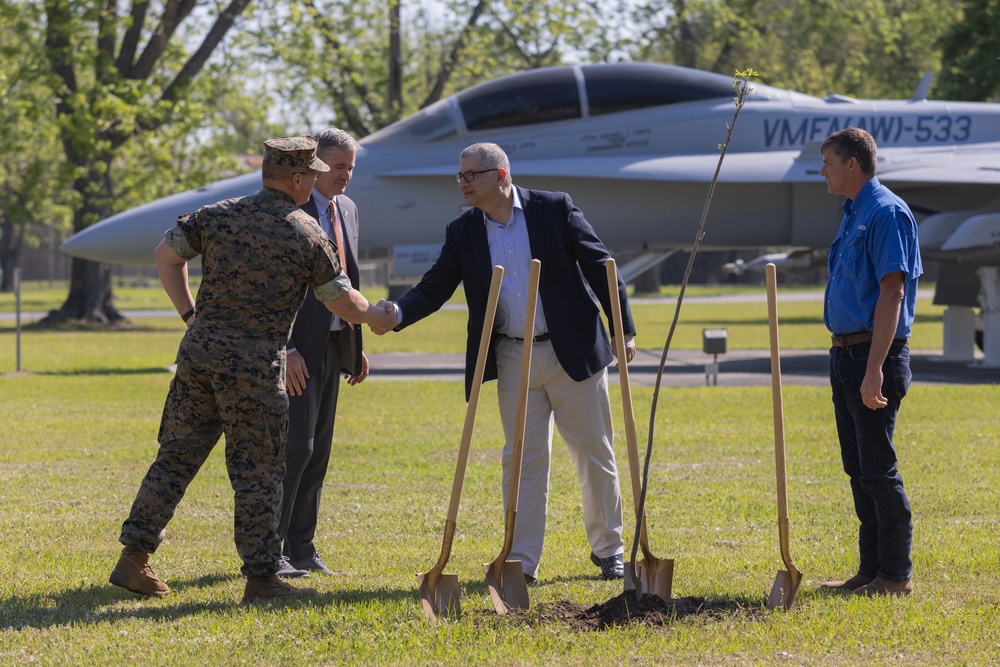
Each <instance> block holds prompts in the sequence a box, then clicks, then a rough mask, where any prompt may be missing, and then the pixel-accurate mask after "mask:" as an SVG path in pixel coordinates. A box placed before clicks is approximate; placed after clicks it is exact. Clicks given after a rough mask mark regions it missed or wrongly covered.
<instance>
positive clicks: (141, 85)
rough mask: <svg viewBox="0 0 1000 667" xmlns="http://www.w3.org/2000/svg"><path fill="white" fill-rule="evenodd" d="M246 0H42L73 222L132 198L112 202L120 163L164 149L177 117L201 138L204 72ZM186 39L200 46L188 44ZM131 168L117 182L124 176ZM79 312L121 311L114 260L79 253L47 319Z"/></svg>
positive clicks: (107, 315)
mask: <svg viewBox="0 0 1000 667" xmlns="http://www.w3.org/2000/svg"><path fill="white" fill-rule="evenodd" d="M249 1H250V0H230V1H229V4H228V5H226V6H224V7H223V6H220V8H219V9H218V10H215V9H213V8H211V7H209V6H202V7H200V8H198V2H197V0H164V1H163V3H162V4H159V5H150V3H149V2H146V1H145V0H134V1H133V2H132V3H131V4H130V5H128V6H126V5H125V4H124V3H121V2H117V1H116V0H44V14H45V35H44V38H45V40H44V50H45V51H44V52H45V55H46V57H47V59H48V62H49V66H50V68H51V71H50V73H49V74H48V76H47V77H46V78H45V82H46V83H47V85H48V86H49V88H50V89H51V91H52V95H53V96H54V97H55V109H56V122H57V128H58V133H59V139H60V143H61V146H62V152H63V154H64V158H65V162H66V164H67V165H68V167H69V168H70V169H71V170H72V190H73V192H74V194H75V196H76V200H75V201H74V207H73V230H74V231H80V230H82V229H84V228H85V227H88V226H90V225H92V224H93V223H95V222H97V221H98V220H100V219H102V218H105V217H107V216H109V215H111V214H112V213H113V212H114V211H115V210H116V206H118V205H121V204H124V202H126V201H127V200H128V197H125V199H123V200H120V201H118V202H116V196H119V195H121V194H122V193H121V192H117V191H116V188H115V184H116V180H117V179H116V174H115V171H116V169H121V168H123V167H126V168H127V167H135V166H136V165H137V164H140V165H141V164H145V165H147V168H148V167H149V166H150V165H155V164H156V161H157V160H158V159H162V157H161V156H158V155H157V153H156V150H155V149H156V147H158V146H166V145H170V144H169V142H167V141H163V139H164V138H165V136H164V135H165V134H167V133H169V131H170V130H169V129H168V128H170V127H171V125H172V123H175V122H179V125H178V126H177V128H175V130H177V131H182V132H184V135H185V136H187V137H188V139H187V140H188V141H190V142H196V141H197V140H198V139H197V133H196V132H192V130H196V129H197V128H204V125H203V123H204V121H205V113H206V109H205V107H204V105H206V104H208V103H209V102H210V100H211V91H208V90H206V88H205V87H204V85H202V86H201V87H200V88H199V85H198V78H199V76H200V75H202V74H204V73H205V70H206V67H207V66H208V65H209V59H210V57H211V56H212V54H213V52H214V51H215V50H216V48H217V47H218V46H219V45H220V44H222V43H223V39H224V38H225V36H226V34H227V33H228V32H229V30H230V29H231V28H232V27H233V26H234V24H235V23H236V20H237V18H238V17H239V16H240V15H241V14H242V13H243V11H244V9H245V8H246V6H247V4H248V3H249ZM21 4H23V5H25V6H26V7H27V6H31V5H32V4H33V3H32V2H30V0H25V2H23V3H21ZM154 7H155V9H156V10H158V13H157V12H154V11H151V10H153V8H154ZM196 8H198V11H197V12H195V9H196ZM120 9H127V10H128V13H127V14H121V13H119V10H120ZM182 27H184V28H185V29H184V30H181V28H182ZM198 35H200V42H199V37H198ZM196 43H197V44H196ZM195 44H196V46H195ZM188 45H192V46H195V48H194V50H193V51H192V52H190V53H189V52H188V48H187V47H188ZM200 105H201V106H200ZM199 113H200V114H201V115H200V117H199ZM140 139H142V140H145V141H137V140H140ZM130 142H134V143H136V144H141V145H137V146H136V147H135V148H137V149H138V150H139V152H138V153H133V154H131V155H129V153H128V150H129V148H130V147H129V144H130ZM129 157H131V158H132V159H125V158H129ZM169 159H171V160H174V159H176V156H169ZM174 168H176V167H174ZM125 173H126V176H125V178H124V179H122V181H121V182H124V183H126V184H127V183H128V176H127V172H125ZM140 173H141V172H140ZM118 178H121V177H120V176H119V177H118ZM123 189H124V188H123ZM81 319H82V320H87V321H90V322H100V323H106V322H114V321H117V320H120V319H122V316H121V314H120V313H119V312H118V311H117V309H116V308H115V307H114V304H113V303H112V289H111V267H110V266H107V265H102V264H98V263H95V262H89V261H86V260H81V259H77V258H74V259H73V262H72V269H71V277H70V291H69V295H68V297H67V299H66V301H65V303H63V305H62V307H61V308H60V309H59V310H55V311H52V312H51V313H49V316H48V317H47V318H46V319H45V320H44V321H45V322H46V323H49V324H52V323H59V322H62V321H66V320H81Z"/></svg>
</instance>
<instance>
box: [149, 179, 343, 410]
mask: <svg viewBox="0 0 1000 667" xmlns="http://www.w3.org/2000/svg"><path fill="white" fill-rule="evenodd" d="M165 236H166V241H167V244H168V245H169V246H170V247H171V248H172V249H173V250H174V252H176V253H177V254H178V255H180V256H181V257H183V258H184V259H186V260H191V259H193V258H195V257H197V256H198V255H201V263H202V281H201V287H200V289H199V290H198V297H197V299H196V308H197V311H198V315H197V317H196V318H195V320H194V323H193V325H192V326H191V328H189V329H188V331H187V333H186V334H185V336H184V339H183V340H182V341H181V345H180V348H179V349H178V351H177V363H188V364H191V365H192V366H195V367H197V368H205V369H208V370H212V371H215V372H218V373H223V374H226V375H235V376H238V377H242V378H246V379H248V380H251V381H254V382H257V383H260V384H262V385H266V386H268V387H274V388H276V389H278V390H282V391H283V390H284V387H285V350H284V348H285V342H286V341H287V340H288V334H289V330H290V329H291V326H292V321H293V320H294V318H295V313H296V312H297V311H298V309H299V307H300V306H301V305H302V300H303V298H304V297H305V293H306V287H307V286H308V285H311V286H312V287H313V288H314V289H315V291H316V298H318V299H320V300H321V301H333V300H335V299H338V298H340V297H341V296H343V295H344V294H346V293H347V292H348V291H350V289H351V284H350V281H349V280H348V278H347V275H345V273H344V272H343V271H341V269H340V261H339V260H338V258H337V249H336V247H335V246H334V245H333V243H332V242H331V241H330V239H329V237H327V235H326V234H324V233H323V230H322V229H321V228H320V226H319V225H318V224H317V223H316V221H315V220H314V219H313V218H312V217H311V216H309V215H308V214H307V213H304V212H302V211H301V210H299V208H298V207H297V206H296V205H295V203H294V202H293V201H292V199H291V197H289V196H287V195H286V194H284V193H282V192H279V191H277V190H272V189H269V188H265V189H263V190H261V191H260V192H258V193H257V194H254V195H250V196H247V197H241V198H239V199H228V200H224V201H221V202H218V203H215V204H211V205H209V206H204V207H202V208H200V209H198V210H197V211H195V212H194V213H192V214H189V215H182V216H180V217H179V218H178V219H177V225H176V226H175V227H173V228H172V229H170V230H169V231H167V233H166V235H165Z"/></svg>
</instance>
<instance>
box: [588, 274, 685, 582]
mask: <svg viewBox="0 0 1000 667" xmlns="http://www.w3.org/2000/svg"><path fill="white" fill-rule="evenodd" d="M604 266H605V268H606V269H607V273H608V295H609V297H610V299H611V317H612V322H611V323H612V325H613V326H614V329H615V353H616V355H617V356H618V380H619V382H618V383H619V384H620V385H621V393H622V413H623V417H624V419H625V442H626V443H627V444H628V468H629V474H630V476H631V478H632V498H633V501H634V502H635V507H636V512H638V508H639V494H640V493H642V488H641V487H642V482H641V481H640V480H639V448H638V446H637V445H636V439H635V419H634V418H633V416H632V390H631V388H630V386H629V381H628V363H627V362H626V359H625V335H624V333H623V332H622V306H621V302H620V301H619V300H618V271H617V269H616V267H615V260H614V259H613V258H612V259H608V260H607V261H606V262H605V263H604ZM643 513H644V514H645V512H643ZM636 519H637V520H638V517H636ZM639 548H640V549H641V550H642V560H641V561H639V562H638V563H636V564H635V567H634V568H633V566H632V562H631V561H629V562H626V563H625V590H626V591H631V590H635V589H636V581H635V579H634V578H633V576H632V570H633V569H635V572H636V577H638V578H639V581H640V582H641V583H642V589H641V592H642V594H643V595H655V596H656V597H658V598H660V599H661V600H669V599H670V594H671V588H672V587H673V581H674V561H673V559H666V558H657V557H656V556H654V555H653V554H652V553H650V551H649V543H648V541H647V539H646V517H643V518H642V527H641V528H640V529H639Z"/></svg>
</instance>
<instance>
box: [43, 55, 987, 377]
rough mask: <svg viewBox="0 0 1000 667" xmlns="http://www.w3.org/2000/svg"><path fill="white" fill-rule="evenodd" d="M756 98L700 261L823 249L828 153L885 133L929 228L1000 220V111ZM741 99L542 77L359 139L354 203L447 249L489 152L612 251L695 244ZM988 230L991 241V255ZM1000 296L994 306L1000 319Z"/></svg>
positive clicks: (131, 243) (476, 91)
mask: <svg viewBox="0 0 1000 667" xmlns="http://www.w3.org/2000/svg"><path fill="white" fill-rule="evenodd" d="M753 87H754V90H753V91H752V92H751V93H750V95H749V96H748V98H747V102H746V105H745V107H744V108H743V110H742V112H741V116H740V118H739V121H738V126H737V127H736V130H735V133H734V135H733V138H732V141H731V144H730V146H729V148H728V152H727V156H726V159H725V163H724V165H723V167H722V170H721V173H720V181H719V184H718V186H717V188H716V191H715V194H714V197H713V200H712V207H711V213H710V215H709V218H708V220H707V223H706V228H705V236H704V239H703V241H702V247H703V248H706V249H708V248H739V247H776V246H796V247H808V248H817V249H821V248H826V247H827V246H828V245H829V243H830V241H831V239H832V238H833V235H834V234H835V233H836V229H837V226H838V224H839V222H840V218H841V214H842V211H841V208H840V198H839V197H836V196H833V195H830V194H828V193H827V191H826V184H825V183H824V180H823V178H822V177H820V175H819V170H820V167H821V158H820V154H819V143H820V142H821V141H822V140H823V139H824V138H825V137H826V136H827V135H829V134H830V133H831V132H834V131H836V130H838V129H841V128H844V127H849V126H856V127H863V128H865V129H866V130H868V131H869V132H871V134H872V135H873V136H874V137H875V140H876V141H877V143H878V147H879V152H878V158H879V160H878V176H879V178H880V179H881V180H882V181H883V182H884V183H885V184H887V185H888V186H889V187H891V188H892V189H893V190H894V191H895V192H896V193H897V194H899V195H900V196H902V197H903V198H904V199H906V200H907V202H909V204H910V205H911V207H912V208H913V209H914V211H915V212H918V213H919V214H920V215H921V217H923V216H929V215H933V214H937V213H948V212H957V211H969V210H975V211H977V214H978V215H985V214H990V213H1000V187H998V185H1000V104H985V103H972V102H938V101H930V100H927V99H926V98H925V97H926V92H925V91H926V90H927V89H928V88H929V86H928V82H927V81H925V82H924V83H923V85H921V87H920V88H919V89H918V92H917V94H916V95H914V98H913V99H911V100H859V99H853V98H850V97H846V96H843V95H835V94H830V95H827V96H826V97H823V98H818V97H813V96H810V95H805V94H802V93H798V92H795V91H791V90H784V89H781V88H776V87H772V86H767V85H763V84H756V83H755V84H753ZM734 94H735V90H734V88H733V80H732V78H731V77H728V76H724V75H720V74H713V73H709V72H703V71H699V70H693V69H687V68H682V67H675V66H669V65H657V64H651V63H614V64H599V65H577V66H572V67H550V68H541V69H536V70H529V71H526V72H521V73H518V74H513V75H510V76H506V77H502V78H499V79H495V80H493V81H488V82H485V83H482V84H479V85H476V86H473V87H471V88H468V89H466V90H464V91H462V92H459V93H457V94H455V95H453V96H451V97H448V98H445V99H442V100H440V101H438V102H436V103H435V104H432V105H430V106H428V107H427V108H425V109H422V110H421V111H419V112H417V113H415V114H414V115H412V116H410V117H408V118H405V119H403V120H400V121H398V122H396V123H394V124H392V125H389V126H387V127H385V128H383V129H381V130H379V131H378V132H375V133H374V134H372V135H370V136H368V137H365V138H364V139H362V140H361V143H362V145H363V147H364V150H363V151H362V152H361V154H360V155H359V156H358V160H357V168H356V170H355V176H354V180H353V182H352V183H351V186H350V189H349V192H348V194H349V195H350V196H351V197H352V198H353V199H354V200H355V201H356V202H357V203H358V207H359V210H360V211H361V216H362V226H363V230H362V233H361V243H362V245H364V246H374V247H391V246H401V245H406V244H429V243H430V244H440V242H441V240H442V239H443V228H444V225H445V224H446V223H447V222H448V221H449V220H451V219H452V218H454V217H455V216H456V215H458V214H459V213H460V212H461V210H462V207H463V200H462V197H461V194H460V192H459V189H458V187H457V185H456V184H455V181H454V175H455V172H456V170H457V165H458V155H459V153H460V152H461V150H462V149H463V148H464V147H465V146H468V145H469V144H471V143H474V142H477V141H492V142H495V143H498V144H500V145H501V146H502V147H503V148H504V149H505V150H506V151H507V153H508V155H509V156H510V159H511V172H512V175H513V178H514V182H515V183H516V184H518V185H522V186H525V187H530V188H537V189H546V190H564V191H566V192H569V193H570V194H571V195H572V197H573V199H574V201H575V202H576V203H577V204H578V205H579V206H580V208H581V209H582V210H583V211H584V213H585V214H586V216H587V219H588V220H589V221H590V222H591V223H592V224H593V225H594V228H595V229H596V231H597V233H598V234H599V235H600V237H601V238H602V239H603V240H604V242H605V243H606V244H607V245H608V246H609V247H610V248H612V249H615V250H628V249H643V250H646V251H652V252H655V251H663V252H664V253H665V252H668V251H671V250H676V249H677V248H684V247H689V246H690V245H691V244H692V242H693V241H694V233H695V230H696V228H697V225H698V222H699V219H700V216H701V212H702V209H703V207H704V204H705V197H706V194H707V191H708V184H709V182H710V181H711V179H712V175H713V174H714V172H715V169H716V165H717V163H718V156H719V144H720V142H722V141H724V140H725V137H726V124H727V123H729V122H731V121H732V117H733V112H734V110H735V107H734V105H733V96H734ZM259 187H260V176H259V174H248V175H245V176H238V177H236V178H232V179H227V180H225V181H220V182H218V183H214V184H211V185H209V186H206V187H204V188H200V189H198V190H192V191H189V192H185V193H181V194H178V195H174V196H171V197H166V198H164V199H161V200H158V201H155V202H152V203H150V204H146V205H145V206H140V207H138V208H136V209H132V210H130V211H126V212H124V213H120V214H118V215H115V216H112V217H110V218H108V219H106V220H104V221H102V222H100V223H98V224H96V225H94V226H93V227H90V228H89V229H87V230H84V231H83V232H80V233H78V234H76V235H75V236H73V237H72V238H70V239H69V240H68V241H66V242H65V243H64V244H63V246H62V249H63V250H64V251H65V252H67V253H69V254H73V255H76V256H79V257H84V258H87V259H93V260H97V261H102V262H109V263H139V264H150V263H151V262H152V254H151V251H152V248H153V247H154V246H155V245H156V243H157V242H158V240H159V239H160V238H161V236H162V234H163V232H164V231H165V230H166V229H167V228H168V227H170V226H172V225H173V223H174V220H175V218H176V216H177V215H179V214H181V213H187V212H190V211H193V210H194V209H196V208H197V207H199V206H201V205H203V204H207V203H211V202H214V201H217V200H219V199H224V198H228V197H236V196H241V195H245V194H249V193H251V192H254V191H256V190H257V189H258V188H259ZM957 219H959V221H960V222H961V221H964V220H965V219H966V218H965V217H962V216H961V215H959V216H958V218H957ZM983 229H984V228H980V231H979V232H978V235H977V238H979V236H981V235H982V234H983V233H984V231H982V230H983ZM954 231H955V232H957V231H958V227H957V226H956V229H955V230H954ZM985 233H987V237H985V238H982V239H979V240H981V241H982V242H983V243H984V244H986V245H990V244H991V243H992V245H993V246H995V245H996V243H997V242H996V239H995V238H993V239H992V241H991V240H990V237H989V235H988V232H985ZM941 249H944V242H943V241H942V245H941ZM987 256H989V255H988V253H987ZM989 261H992V259H990V260H989ZM996 265H1000V261H996ZM997 300H998V303H995V304H994V303H993V299H991V300H990V303H989V308H992V310H989V308H986V307H985V306H987V304H985V303H984V304H983V305H984V310H988V311H989V312H1000V296H998V297H997ZM997 317H998V318H1000V315H998V316H997ZM985 326H986V337H987V338H990V337H991V334H990V331H991V329H993V330H995V332H996V333H995V334H993V335H995V336H996V338H997V340H998V341H1000V321H997V322H992V321H991V320H990V318H989V317H987V318H986V323H985ZM970 336H971V334H970ZM998 347H1000V343H998ZM988 356H989V355H988ZM995 356H996V358H995V359H992V358H991V359H990V360H989V361H990V363H993V364H996V365H1000V350H998V351H997V353H996V355H995Z"/></svg>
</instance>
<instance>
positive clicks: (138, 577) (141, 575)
mask: <svg viewBox="0 0 1000 667" xmlns="http://www.w3.org/2000/svg"><path fill="white" fill-rule="evenodd" d="M109 581H110V582H111V583H113V584H114V585H115V586H121V587H122V588H125V589H128V590H130V591H132V592H133V593H138V594H139V595H155V596H157V597H163V596H164V595H166V594H167V593H169V592H170V588H168V587H167V585H166V584H165V583H163V582H162V581H160V578H159V577H157V576H156V573H155V572H153V568H151V567H150V566H149V554H148V553H146V552H145V551H140V550H139V549H136V548H135V547H125V548H124V549H122V555H121V558H119V559H118V564H117V565H115V569H114V570H113V571H112V572H111V578H110V579H109Z"/></svg>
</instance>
